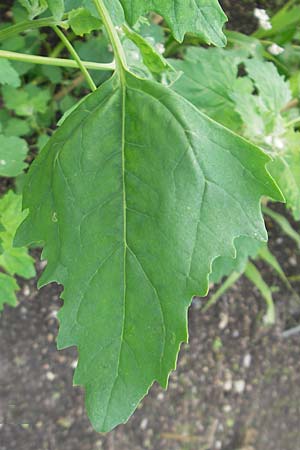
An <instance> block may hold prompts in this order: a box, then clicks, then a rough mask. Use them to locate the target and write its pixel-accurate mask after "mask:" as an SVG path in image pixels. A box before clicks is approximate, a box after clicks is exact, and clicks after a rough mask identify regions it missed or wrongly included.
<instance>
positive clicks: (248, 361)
mask: <svg viewBox="0 0 300 450" xmlns="http://www.w3.org/2000/svg"><path fill="white" fill-rule="evenodd" d="M251 361H252V356H251V355H250V353H246V355H245V356H244V360H243V366H244V367H245V368H246V369H249V367H250V366H251Z"/></svg>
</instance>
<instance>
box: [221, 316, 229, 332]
mask: <svg viewBox="0 0 300 450" xmlns="http://www.w3.org/2000/svg"><path fill="white" fill-rule="evenodd" d="M228 322H229V316H228V314H225V313H221V314H220V323H219V329H220V330H225V328H226V327H227V325H228Z"/></svg>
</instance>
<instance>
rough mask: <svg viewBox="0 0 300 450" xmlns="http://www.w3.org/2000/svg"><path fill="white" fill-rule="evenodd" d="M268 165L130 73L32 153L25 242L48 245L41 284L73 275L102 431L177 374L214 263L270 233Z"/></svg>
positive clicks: (90, 395)
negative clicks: (236, 243) (191, 316)
mask: <svg viewBox="0 0 300 450" xmlns="http://www.w3.org/2000/svg"><path fill="white" fill-rule="evenodd" d="M166 130H167V131H168V132H166ZM95 142H97V143H99V145H96V146H95ZM216 160H217V161H218V163H219V165H220V167H219V168H218V167H217V165H216ZM268 161H269V158H268V157H267V156H266V155H265V154H263V153H262V152H261V151H260V150H259V149H258V148H256V147H255V146H253V145H251V144H250V143H248V142H247V141H244V140H243V139H241V138H239V137H238V136H236V135H234V134H233V133H231V132H229V131H227V130H226V129H224V128H223V127H221V126H219V125H217V124H216V123H215V122H213V121H211V120H210V119H208V118H207V117H206V116H204V115H202V114H201V113H199V112H198V111H197V110H196V108H194V107H193V106H192V105H191V104H189V103H188V102H187V101H186V100H184V99H182V98H181V97H179V96H178V95H177V94H175V93H173V92H172V91H170V90H168V89H166V88H165V87H163V86H160V85H159V84H157V83H154V82H150V81H144V80H141V79H138V78H136V77H134V76H133V75H130V74H126V78H125V84H122V83H121V82H120V80H119V79H118V77H117V76H114V77H113V78H112V79H110V80H109V81H108V82H106V83H105V84H104V85H103V86H102V88H100V89H99V90H97V91H96V92H95V93H93V94H91V95H89V96H88V97H87V98H86V100H85V101H83V102H82V103H81V104H80V106H79V107H78V108H77V109H76V110H75V111H74V112H73V113H72V114H71V115H70V116H69V117H68V118H67V119H66V120H65V122H64V123H63V125H62V126H61V128H60V129H59V130H58V131H57V133H56V134H55V135H54V137H53V138H52V139H51V140H50V141H49V143H48V144H47V146H46V147H45V149H44V150H43V151H42V152H41V154H40V155H39V156H38V158H37V160H36V161H35V162H34V163H33V165H32V167H31V169H30V175H29V180H28V182H27V185H26V187H25V191H24V198H25V201H24V207H25V208H29V216H28V218H27V219H26V220H25V222H24V223H23V224H22V226H21V228H20V229H19V232H18V235H17V243H18V244H21V243H24V242H26V243H29V242H30V243H31V242H44V243H45V248H44V252H43V257H44V258H46V259H47V260H48V266H47V268H46V270H45V272H44V274H43V277H42V280H41V283H42V284H44V283H48V282H50V281H58V282H60V283H62V284H64V287H65V290H64V294H63V298H64V306H63V308H62V310H61V312H60V315H59V318H60V323H61V326H60V333H59V338H58V342H59V347H60V348H63V347H66V346H70V345H77V346H78V348H79V355H80V356H79V364H78V367H77V369H76V374H75V382H76V383H79V384H83V385H84V386H85V390H86V404H87V409H88V414H89V417H90V419H91V421H92V423H93V425H94V427H95V428H96V429H97V430H99V431H108V430H109V429H111V428H113V427H114V426H116V425H117V424H119V423H121V422H125V421H126V420H127V419H128V416H129V415H130V414H131V413H132V412H133V411H134V409H135V408H136V406H137V404H138V402H139V401H140V399H141V398H142V397H143V396H144V395H145V394H146V392H147V391H148V389H149V386H150V385H151V384H152V382H153V381H154V380H158V381H159V382H160V383H161V384H162V385H163V386H165V385H166V384H167V380H168V376H169V373H170V371H171V370H172V369H173V368H175V364H176V359H177V354H178V350H179V346H180V343H181V342H183V341H186V340H187V323H186V320H187V308H188V306H189V304H190V301H191V298H192V296H193V295H194V294H202V295H204V294H205V293H206V292H207V288H208V274H209V272H210V270H211V264H212V260H213V259H214V258H215V257H216V256H217V255H221V254H225V255H227V254H232V253H233V252H234V247H233V240H234V238H235V237H236V236H237V235H240V234H246V235H250V236H253V237H256V238H260V239H262V240H263V239H266V231H265V228H264V223H263V220H262V216H261V212H260V208H259V199H260V197H261V195H262V194H266V195H270V196H273V197H277V198H280V196H279V194H278V191H277V189H276V187H275V185H274V183H273V181H272V180H271V178H269V176H268V174H267V171H266V169H265V164H266V163H267V162H268ZM201 165H203V167H201ZM241 173H243V177H242V182H241V183H240V182H239V181H236V180H238V177H237V175H238V174H239V175H241ZM253 177H255V181H254V178H253ZM240 179H241V177H240ZM79 180H80V182H79ZM232 180H235V192H234V193H233V192H232V188H231V184H232ZM239 191H240V192H239ZM236 195H237V198H235V196H236ZM243 196H245V198H247V205H248V206H247V208H248V209H247V211H249V213H247V214H250V216H248V215H247V214H245V213H242V212H241V208H242V206H241V205H240V203H239V202H241V204H243ZM212 202H214V204H215V205H216V208H215V209H214V210H212V209H211V208H209V205H211V204H212ZM249 202H250V206H249ZM224 205H225V206H224ZM218 210H219V211H218ZM224 214H225V215H226V226H224ZM200 216H201V220H200ZM233 216H234V217H235V218H234V219H233ZM236 217H238V218H237V219H236ZM207 234H208V235H209V239H207V236H206V235H207ZM203 252H205V258H203ZM175 295H176V300H175ZM174 302H175V303H174ZM175 305H176V306H175ZM174 306H175V307H174ZM149 355H150V357H149Z"/></svg>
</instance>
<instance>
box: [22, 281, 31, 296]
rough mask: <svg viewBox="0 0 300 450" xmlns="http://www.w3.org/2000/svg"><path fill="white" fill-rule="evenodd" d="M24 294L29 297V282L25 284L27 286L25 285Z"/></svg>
mask: <svg viewBox="0 0 300 450" xmlns="http://www.w3.org/2000/svg"><path fill="white" fill-rule="evenodd" d="M23 294H24V295H25V297H29V295H30V288H29V286H28V284H25V286H24V287H23Z"/></svg>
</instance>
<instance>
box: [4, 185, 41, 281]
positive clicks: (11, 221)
mask: <svg viewBox="0 0 300 450" xmlns="http://www.w3.org/2000/svg"><path fill="white" fill-rule="evenodd" d="M26 215H27V213H26V212H24V211H22V197H21V195H16V194H15V193H14V192H13V191H8V192H7V193H6V194H5V195H4V197H2V198H1V199H0V221H1V223H2V224H3V227H4V230H2V231H0V240H1V244H2V248H3V253H2V254H1V255H0V268H1V269H2V270H4V271H5V272H6V273H7V274H9V275H12V276H13V275H20V276H21V277H24V278H31V277H33V276H34V275H35V268H34V260H33V258H31V256H30V255H29V254H28V251H27V248H25V247H21V248H14V247H13V240H14V237H15V233H16V230H17V228H18V226H19V225H20V223H21V222H22V221H23V220H24V218H25V217H26Z"/></svg>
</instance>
